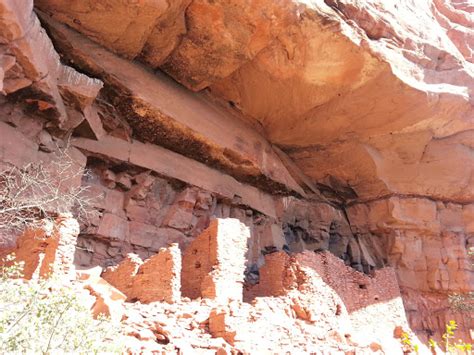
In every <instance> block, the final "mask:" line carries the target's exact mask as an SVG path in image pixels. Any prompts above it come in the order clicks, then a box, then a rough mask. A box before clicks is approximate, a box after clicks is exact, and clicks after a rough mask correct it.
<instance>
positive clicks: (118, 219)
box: [0, 0, 474, 353]
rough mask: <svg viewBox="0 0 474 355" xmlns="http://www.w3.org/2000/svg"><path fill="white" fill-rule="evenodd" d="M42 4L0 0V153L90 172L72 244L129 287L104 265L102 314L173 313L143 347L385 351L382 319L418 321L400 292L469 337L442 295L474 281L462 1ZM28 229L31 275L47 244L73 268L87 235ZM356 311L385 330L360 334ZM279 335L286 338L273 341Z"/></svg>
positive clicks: (143, 333) (429, 327)
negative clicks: (63, 153) (55, 236)
mask: <svg viewBox="0 0 474 355" xmlns="http://www.w3.org/2000/svg"><path fill="white" fill-rule="evenodd" d="M34 5H35V6H36V10H35V11H36V13H38V16H39V17H40V18H41V22H40V20H39V19H38V17H37V15H36V14H35V12H33V1H31V0H29V1H23V2H15V1H13V0H0V91H1V92H2V94H3V96H2V97H1V98H0V172H1V171H3V170H8V169H9V168H11V167H12V166H14V167H17V168H21V167H23V166H25V165H26V164H28V163H31V162H37V161H45V162H47V161H49V160H51V159H53V155H54V152H55V151H56V150H58V146H59V147H64V146H67V145H69V148H68V149H67V151H68V152H69V153H70V154H72V155H74V157H75V158H76V159H77V160H78V161H79V162H80V165H81V169H82V168H86V169H87V170H88V173H87V174H86V175H85V176H84V177H83V179H82V181H79V180H80V179H79V178H78V179H76V180H77V181H75V182H74V183H75V184H82V185H83V186H87V187H88V197H89V198H90V200H91V209H92V210H93V212H94V213H93V214H91V216H90V218H88V219H87V220H85V221H81V226H80V227H81V228H80V229H81V230H80V235H79V237H78V239H77V246H78V248H76V249H75V250H74V251H75V256H74V263H75V265H77V266H81V267H86V268H88V267H91V266H95V265H100V266H103V267H107V266H112V267H110V268H108V269H106V271H105V272H104V274H103V277H104V279H105V280H107V281H108V282H109V283H110V284H111V285H113V286H115V287H116V288H117V289H118V290H115V289H114V288H113V286H111V285H109V283H107V282H105V281H104V280H102V279H99V278H96V279H95V280H96V281H97V280H99V281H97V282H96V284H95V285H92V284H91V285H89V286H90V287H89V288H88V289H89V291H90V292H91V293H92V294H95V295H96V310H95V311H94V312H96V313H97V312H99V310H101V309H102V310H106V312H108V313H110V314H112V313H116V314H118V316H117V317H116V318H117V319H118V320H120V319H121V318H122V314H125V316H124V319H126V318H127V317H130V318H129V319H128V320H125V322H126V323H127V322H128V323H129V325H130V324H132V325H133V324H136V322H135V321H134V320H133V317H137V318H140V317H142V315H144V317H145V315H149V314H150V312H153V310H157V312H158V313H157V314H166V315H167V316H169V314H171V313H173V312H175V311H176V312H177V313H176V314H179V316H176V319H175V318H173V322H175V323H177V324H178V323H179V324H181V325H180V326H176V327H171V326H170V325H169V324H168V325H167V326H166V327H167V329H166V330H165V329H164V328H165V327H164V326H162V325H160V326H157V325H156V324H158V323H159V322H158V321H157V322H158V323H156V322H155V323H153V325H150V324H151V323H150V324H147V323H145V322H143V324H142V326H140V327H139V328H140V329H135V331H134V332H132V333H130V334H131V336H132V337H133V339H134V340H131V339H128V340H129V341H130V344H135V343H134V342H135V341H137V342H138V343H139V344H142V343H145V342H146V344H147V345H146V346H149V349H155V350H156V348H153V346H155V347H158V348H159V350H160V351H163V349H166V350H167V351H175V350H177V349H181V350H183V351H184V350H186V351H188V350H189V348H186V346H185V345H183V344H182V343H183V342H186V341H188V340H189V339H193V341H194V342H195V343H196V344H197V345H196V344H194V345H193V346H194V349H196V348H199V349H202V348H203V346H204V345H203V346H201V345H202V344H201V345H199V344H198V343H199V341H198V340H196V339H201V338H202V337H204V338H206V339H208V340H207V341H208V343H206V345H205V346H209V348H208V350H209V349H212V351H214V352H220V353H225V352H227V351H237V350H239V351H240V350H241V351H243V352H245V351H247V352H256V351H258V350H259V349H257V348H256V344H255V343H252V342H251V341H250V342H249V340H248V339H251V338H253V339H255V338H258V339H260V338H262V339H264V340H263V342H264V344H265V346H264V348H265V349H266V350H268V351H271V352H278V353H280V352H284V351H286V350H288V351H290V352H291V351H303V352H310V351H313V350H314V351H330V352H336V351H345V352H348V351H355V350H360V351H366V350H367V349H369V348H370V349H372V351H377V349H380V347H382V348H385V349H393V348H394V347H395V345H394V344H395V343H393V341H394V339H393V337H392V336H391V335H390V337H388V338H387V334H388V333H391V332H392V331H393V329H392V328H394V327H397V326H398V327H402V328H407V329H408V323H407V322H406V319H405V318H404V315H403V312H401V307H402V305H401V299H403V302H404V307H405V311H406V314H407V319H408V322H409V325H410V327H411V329H412V330H413V331H415V332H416V334H417V335H418V336H420V337H421V338H423V337H425V338H426V337H428V336H431V335H434V336H439V335H440V333H442V331H443V329H444V323H446V322H447V321H449V320H451V319H454V320H456V321H457V322H458V323H459V325H460V329H459V335H460V336H462V337H463V338H464V339H466V340H468V339H469V336H470V335H469V329H472V327H473V324H472V317H469V315H468V314H465V313H462V312H454V311H453V309H452V308H450V306H449V302H448V298H449V296H450V295H452V294H453V293H466V292H472V291H473V288H474V280H473V270H472V261H471V260H470V259H469V258H468V251H469V250H470V249H472V247H473V235H474V226H473V221H474V214H473V206H474V181H473V180H472V176H473V174H472V169H473V166H474V160H473V155H472V148H473V142H474V136H473V134H472V132H473V129H474V109H473V102H474V101H473V94H474V91H473V90H474V69H473V68H474V35H473V31H472V28H474V22H473V19H472V12H473V10H474V9H473V7H472V6H471V5H470V4H469V3H468V2H462V1H457V0H452V1H448V0H430V1H424V2H420V1H416V2H415V1H411V2H408V1H405V2H399V3H390V2H383V3H382V2H377V1H372V0H327V1H322V0H312V1H299V0H288V1H270V0H258V1H253V2H250V3H249V2H244V1H238V0H235V1H234V0H232V1H230V0H213V1H211V0H180V1H161V0H156V1H151V0H143V1H128V2H124V1H117V0H107V1H101V2H100V3H98V2H96V1H65V0H38V1H35V3H34ZM43 26H44V27H45V28H47V32H46V30H45V29H44V28H43ZM66 64H67V65H66ZM150 69H151V70H150ZM160 71H162V72H164V73H166V74H167V75H164V74H163V73H160ZM71 137H72V138H71ZM0 183H1V179H0ZM0 209H1V206H0ZM0 211H1V210H0ZM214 218H226V219H227V218H231V219H229V220H226V221H225V222H214V224H213V223H211V220H213V219H214ZM216 223H217V224H216ZM221 223H223V224H222V225H221ZM207 228H209V229H207ZM36 232H37V231H29V232H26V233H25V234H24V235H23V236H22V237H21V238H20V240H19V242H20V244H21V243H26V244H25V245H30V244H31V247H26V248H25V247H23V248H22V249H21V250H23V251H24V252H25V253H26V254H25V255H24V260H27V259H28V260H30V259H31V260H30V261H31V262H30V261H29V262H28V263H27V264H28V274H31V275H32V274H33V273H34V272H35V270H38V267H39V268H41V269H44V270H45V268H46V267H47V265H48V264H49V260H50V259H49V257H48V258H46V257H45V259H44V260H46V261H48V262H47V263H46V264H44V262H43V264H44V265H45V266H44V267H43V266H38V265H39V264H38V262H39V261H38V260H39V259H38V251H41V252H42V253H43V252H44V253H46V254H47V255H53V254H54V255H55V257H56V259H55V260H62V261H61V262H60V264H61V265H65V266H66V269H67V268H69V269H70V270H72V256H71V255H72V251H73V249H74V245H75V236H74V237H71V238H72V239H74V241H73V240H72V239H71V240H70V239H68V238H66V239H64V242H62V241H61V240H60V241H59V243H58V244H57V245H56V244H55V245H54V247H53V249H54V251H56V252H55V253H54V252H53V253H51V252H49V251H48V250H49V249H48V248H50V246H49V244H48V243H46V244H48V245H46V244H44V243H43V244H44V245H43V244H41V243H40V244H41V245H39V246H38V245H37V243H38V242H37V241H36V240H34V241H33V239H32V238H31V236H32V235H33V234H35V233H36ZM43 232H44V231H39V232H38V233H40V234H41V233H42V234H44V233H43ZM61 233H62V232H61ZM69 234H70V235H71V236H72V235H73V234H74V233H69ZM65 235H68V232H67V231H66V232H65ZM28 236H29V237H28ZM25 238H26V239H25ZM25 240H26V242H25ZM15 241H16V236H12V235H9V234H8V235H1V236H0V245H2V246H11V245H14V244H15ZM169 243H176V244H177V245H178V246H179V250H178V247H173V248H171V249H165V250H162V249H161V248H163V247H165V248H166V247H168V245H169ZM33 244H34V245H33ZM45 248H46V249H45ZM53 249H52V250H53ZM160 250H161V251H160ZM194 250H196V253H194V254H193V252H192V251H194ZM314 251H316V252H317V254H314V253H313V252H314ZM324 251H329V252H330V253H331V254H327V253H322V252H324ZM131 253H134V254H136V255H135V256H131V255H132V254H131ZM180 253H183V263H182V268H183V269H182V272H181V271H180V270H179V267H180V265H181V261H179V256H180V255H181V254H180ZM46 254H45V255H46ZM137 255H138V256H137ZM331 255H334V256H335V257H337V258H338V259H335V258H333V257H332V256H331ZM141 259H142V260H145V261H144V262H143V263H142V262H141ZM51 260H52V259H51ZM30 264H31V265H30ZM53 265H55V264H53ZM198 266H199V267H198ZM386 266H390V267H392V268H393V269H386V268H385V267H386ZM44 270H43V271H41V272H45V271H44ZM48 270H50V269H48ZM355 270H356V271H355ZM64 272H65V273H68V271H67V270H66V271H64ZM180 275H181V276H182V280H181V282H182V292H183V295H184V296H185V297H190V298H192V299H193V300H192V301H187V300H184V301H183V302H182V301H181V300H180V298H181V297H180V295H179V292H180V289H179V288H180V286H179V282H180V280H179V276H180ZM367 275H370V277H369V276H367ZM395 275H396V276H395ZM395 277H396V279H397V281H395ZM341 280H343V281H344V282H341ZM243 282H244V283H245V285H244V286H243V285H242V283H243ZM145 290H151V291H150V292H146V291H145ZM122 292H123V294H122ZM242 294H243V297H244V300H251V299H255V301H254V304H253V305H249V304H247V303H245V302H242V300H241V297H242ZM400 295H401V298H400ZM257 296H259V297H257ZM270 296H271V297H270ZM199 297H204V298H206V301H200V300H195V299H196V298H199ZM261 297H263V298H261ZM272 297H273V298H272ZM125 298H127V299H128V301H131V300H132V299H135V300H140V301H142V302H152V303H153V302H154V301H157V302H158V303H156V304H155V305H150V306H149V308H146V307H145V308H141V306H139V305H130V304H128V303H126V305H125V306H123V301H124V299H125ZM315 299H317V300H325V302H321V303H318V302H319V301H318V302H316V303H315V302H314V300H315ZM115 301H117V302H115ZM161 301H166V302H172V303H173V304H171V305H163V304H161V303H160V302H161ZM316 306H319V307H320V309H319V310H318V309H316ZM338 306H339V307H338ZM123 307H125V308H126V309H124V308H123ZM147 307H148V306H147ZM173 307H174V308H173ZM113 309H117V311H113ZM127 312H129V314H128V315H127ZM160 312H161V313H160ZM190 312H191V313H190ZM202 313H205V315H204V316H203V315H202ZM173 314H174V313H173ZM380 315H384V317H380ZM157 317H158V316H157ZM173 317H174V316H173ZM145 318H146V317H145ZM179 319H181V320H179ZM142 320H143V319H142ZM347 323H350V324H351V326H353V327H354V329H356V328H360V329H362V330H363V332H365V333H366V334H367V333H368V334H374V336H373V339H372V340H373V341H372V344H371V342H369V343H367V342H366V343H364V342H363V341H362V342H361V343H360V344H362V343H364V344H365V345H363V346H362V345H360V344H359V345H360V346H359V345H354V344H355V340H354V339H353V340H354V341H353V340H350V339H348V338H346V337H345V334H346V332H345V330H344V329H346V328H344V324H346V325H347ZM250 324H251V325H250ZM365 325H367V327H365ZM377 325H382V326H380V329H378V328H377ZM183 327H186V329H188V330H189V332H188V331H187V330H186V331H184V330H183ZM295 327H296V328H297V329H298V330H296V331H294V329H293V328H295ZM331 329H337V331H334V332H332V331H331ZM397 329H398V330H400V328H397ZM379 330H380V331H379ZM183 332H184V333H183ZM272 332H275V334H277V335H278V337H280V338H281V339H283V338H285V337H287V336H288V334H290V335H289V338H290V339H291V341H289V343H285V342H284V341H280V342H278V343H277V344H273V345H272V344H269V343H268V342H267V341H266V340H265V334H267V333H272ZM171 333H173V334H179V336H176V339H181V344H180V341H179V340H178V341H177V342H176V343H173V341H174V340H173V336H172V335H171ZM356 333H357V332H353V333H351V332H347V334H352V335H351V336H353V337H354V338H357V337H359V335H360V334H356ZM211 335H212V336H214V337H217V338H216V339H213V340H212V341H211V340H209V339H210V337H211ZM129 338H130V337H129ZM389 338H390V339H389ZM183 339H187V340H185V341H183ZM218 339H220V340H218ZM321 339H323V341H324V342H326V343H325V344H326V345H327V347H326V348H324V347H318V346H317V345H316V348H315V349H313V348H311V347H305V346H303V345H301V344H303V343H305V344H316V343H318V342H321ZM155 340H156V341H158V342H159V344H160V345H156V341H155ZM214 340H215V341H214ZM365 340H367V339H365ZM365 340H364V341H365ZM357 342H359V340H357ZM166 343H167V344H171V345H169V348H165V347H161V345H163V346H164V345H166ZM211 343H212V344H211ZM396 343H397V345H398V341H396ZM150 344H154V345H150ZM140 346H141V345H138V348H137V349H140ZM205 346H204V347H205ZM231 348H232V350H230V349H231ZM397 349H398V348H397ZM135 350H136V349H135ZM141 350H143V349H141ZM137 351H138V350H137ZM191 351H192V350H191Z"/></svg>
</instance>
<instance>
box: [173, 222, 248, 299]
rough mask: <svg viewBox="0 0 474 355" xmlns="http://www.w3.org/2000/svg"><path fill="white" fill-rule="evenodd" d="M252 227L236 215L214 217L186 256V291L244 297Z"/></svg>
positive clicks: (187, 293)
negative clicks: (247, 253) (245, 272)
mask: <svg viewBox="0 0 474 355" xmlns="http://www.w3.org/2000/svg"><path fill="white" fill-rule="evenodd" d="M249 239H250V231H249V229H248V228H247V227H246V226H245V225H243V224H242V223H240V222H239V220H237V219H233V218H227V219H214V220H213V221H212V222H211V224H210V226H209V228H207V229H206V230H205V231H204V232H203V233H202V234H201V235H200V236H199V237H197V238H196V239H195V240H194V241H193V242H192V243H191V244H190V245H189V246H188V248H187V250H186V252H185V254H184V256H183V273H182V287H183V295H185V296H187V297H190V298H197V297H204V298H211V299H214V300H218V301H222V302H226V301H228V300H230V299H233V300H242V294H243V282H244V271H245V264H246V252H247V243H248V240H249Z"/></svg>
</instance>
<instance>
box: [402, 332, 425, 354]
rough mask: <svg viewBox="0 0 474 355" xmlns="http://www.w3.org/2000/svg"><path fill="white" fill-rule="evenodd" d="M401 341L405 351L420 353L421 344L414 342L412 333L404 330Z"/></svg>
mask: <svg viewBox="0 0 474 355" xmlns="http://www.w3.org/2000/svg"><path fill="white" fill-rule="evenodd" d="M400 341H401V343H402V348H403V352H404V353H413V352H414V353H415V354H418V352H419V350H420V348H419V345H418V344H415V343H414V342H413V339H412V337H411V334H410V333H407V332H403V333H402V337H401V339H400Z"/></svg>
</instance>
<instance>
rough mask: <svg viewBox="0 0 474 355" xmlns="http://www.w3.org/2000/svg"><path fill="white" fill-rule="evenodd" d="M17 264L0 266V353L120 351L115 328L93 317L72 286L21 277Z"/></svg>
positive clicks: (106, 320)
mask: <svg viewBox="0 0 474 355" xmlns="http://www.w3.org/2000/svg"><path fill="white" fill-rule="evenodd" d="M9 261H10V262H12V257H11V256H10V257H9ZM21 269H22V265H20V264H19V263H13V264H11V266H9V267H5V266H0V353H28V354H32V353H40V354H50V353H75V354H78V353H87V354H91V353H119V352H120V350H121V346H120V344H119V343H117V339H120V333H119V329H118V327H117V326H114V325H113V324H112V323H111V322H110V321H109V320H108V319H106V318H102V319H98V320H95V319H93V317H92V314H91V311H90V310H89V309H88V307H87V306H86V305H84V304H83V303H82V302H81V301H80V300H79V299H78V296H77V295H78V293H77V290H75V289H74V287H72V286H68V285H63V284H61V283H60V282H59V281H58V280H55V279H54V278H51V279H48V280H38V281H36V280H32V281H27V280H24V279H21V278H20V276H21Z"/></svg>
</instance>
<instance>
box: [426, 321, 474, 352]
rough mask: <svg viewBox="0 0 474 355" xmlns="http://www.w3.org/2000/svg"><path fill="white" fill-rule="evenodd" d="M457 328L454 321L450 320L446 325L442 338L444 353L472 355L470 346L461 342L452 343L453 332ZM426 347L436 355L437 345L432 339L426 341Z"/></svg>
mask: <svg viewBox="0 0 474 355" xmlns="http://www.w3.org/2000/svg"><path fill="white" fill-rule="evenodd" d="M457 328H458V325H457V323H456V321H454V320H450V321H449V322H448V324H446V328H445V332H444V334H443V336H442V338H443V343H444V351H445V352H446V354H453V355H454V354H466V355H471V354H472V344H469V343H464V342H463V341H462V340H460V339H459V340H458V341H454V339H455V331H456V329H457ZM428 345H429V347H430V349H431V351H432V352H433V353H436V348H437V347H438V343H437V342H436V341H434V340H433V339H430V340H429V341H428Z"/></svg>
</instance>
